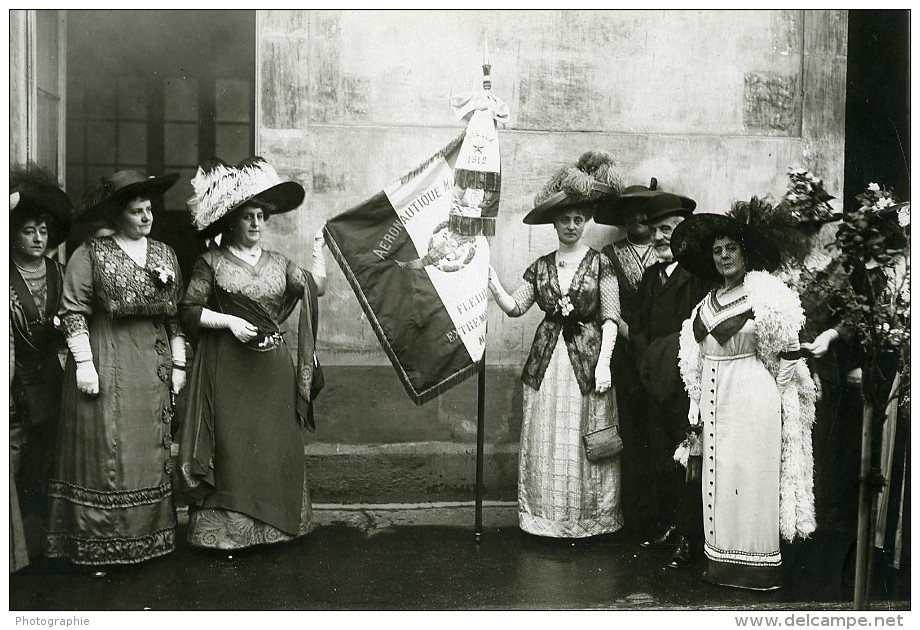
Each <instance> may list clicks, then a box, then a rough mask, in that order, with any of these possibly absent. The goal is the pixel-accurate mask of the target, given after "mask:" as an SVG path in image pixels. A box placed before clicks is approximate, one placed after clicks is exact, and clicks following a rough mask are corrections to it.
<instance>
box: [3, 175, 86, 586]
mask: <svg viewBox="0 0 920 630" xmlns="http://www.w3.org/2000/svg"><path fill="white" fill-rule="evenodd" d="M72 212H73V204H72V203H71V201H70V198H69V197H68V196H67V194H66V193H65V192H64V191H63V190H61V188H60V186H59V185H58V183H57V181H56V180H55V179H54V178H53V177H52V176H51V175H50V174H49V173H47V172H45V171H43V170H42V169H40V168H39V167H37V166H35V165H34V164H29V165H28V166H15V167H13V168H11V169H10V262H11V264H10V475H11V476H10V509H11V517H12V516H14V515H15V514H21V520H20V521H19V524H20V526H21V525H22V524H23V522H24V523H25V527H24V529H23V528H22V527H19V528H16V530H15V531H14V530H13V529H11V536H10V571H11V572H12V571H15V570H16V569H18V568H21V567H22V566H24V565H25V564H27V563H28V555H31V556H35V555H38V554H40V553H41V547H42V541H41V539H40V537H41V534H42V532H43V530H44V522H45V513H46V510H47V495H46V490H45V488H46V486H47V483H48V473H49V472H50V468H51V458H52V455H53V447H54V438H55V434H56V432H57V426H58V415H59V413H60V410H61V386H62V383H63V380H64V370H63V369H62V368H61V364H60V362H59V360H58V352H60V351H61V350H62V349H66V346H65V345H64V337H63V335H61V334H60V332H59V331H58V330H57V329H56V328H55V325H54V321H55V320H56V319H57V311H58V307H59V306H60V303H61V288H62V286H63V284H64V282H63V280H64V267H63V266H62V265H61V264H60V263H58V262H57V261H56V260H53V259H51V258H49V257H47V256H45V252H46V251H47V250H49V249H52V248H54V247H57V246H58V245H60V243H61V242H62V241H63V240H64V238H65V236H66V235H67V231H68V230H69V228H70V223H71V214H72ZM10 523H11V525H12V524H13V520H12V519H11V521H10ZM25 531H28V532H30V534H35V536H36V537H37V538H32V537H31V536H30V537H29V540H28V542H29V543H30V544H29V550H28V551H29V553H28V555H23V554H21V553H14V550H19V551H25V549H24V547H22V548H21V547H14V543H15V542H16V541H21V542H24V540H23V539H22V538H21V537H20V536H18V535H13V534H16V533H17V532H18V533H20V534H21V533H23V532H25Z"/></svg>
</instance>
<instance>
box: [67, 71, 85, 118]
mask: <svg viewBox="0 0 920 630" xmlns="http://www.w3.org/2000/svg"><path fill="white" fill-rule="evenodd" d="M83 98H84V83H83V77H76V76H71V77H70V79H69V80H68V81H67V120H68V124H69V123H70V119H71V118H82V117H83V115H84V108H85V107H86V105H85V103H84V102H83Z"/></svg>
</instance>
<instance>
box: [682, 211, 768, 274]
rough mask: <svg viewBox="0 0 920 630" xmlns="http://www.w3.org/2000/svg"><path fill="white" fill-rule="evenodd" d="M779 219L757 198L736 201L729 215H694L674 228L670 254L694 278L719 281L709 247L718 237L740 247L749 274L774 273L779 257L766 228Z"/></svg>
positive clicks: (710, 213)
mask: <svg viewBox="0 0 920 630" xmlns="http://www.w3.org/2000/svg"><path fill="white" fill-rule="evenodd" d="M779 216H780V215H777V214H776V210H775V209H774V207H773V206H772V205H771V204H770V203H769V202H768V201H766V200H763V199H759V198H757V197H752V198H751V200H750V201H736V202H735V203H734V204H732V209H731V210H730V211H729V212H728V214H716V213H712V212H704V213H701V214H694V215H692V216H690V217H688V218H687V219H685V220H683V221H681V223H680V224H678V225H677V227H675V228H674V232H673V233H672V234H671V251H672V252H673V254H674V259H675V260H676V261H678V262H679V263H680V264H681V265H682V266H683V267H684V268H686V269H687V270H688V271H690V272H691V273H693V274H694V275H695V276H697V277H700V278H704V279H707V280H711V281H715V282H721V280H722V276H721V275H720V274H719V272H718V271H717V270H716V265H715V262H714V261H713V259H712V246H713V243H714V242H715V240H716V239H717V238H720V237H729V238H732V239H734V240H735V241H737V242H738V244H739V245H740V246H741V250H742V252H743V253H744V259H745V262H746V263H747V268H748V270H749V271H752V270H759V271H771V272H772V271H776V269H778V268H779V265H780V261H781V258H782V256H781V252H780V248H779V245H778V244H777V243H776V242H774V241H773V240H771V238H770V235H769V232H768V231H767V230H766V229H765V226H766V225H769V223H770V221H771V220H774V219H776V218H778V217H779Z"/></svg>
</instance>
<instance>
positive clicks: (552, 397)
mask: <svg viewBox="0 0 920 630" xmlns="http://www.w3.org/2000/svg"><path fill="white" fill-rule="evenodd" d="M621 188H622V186H621V184H620V176H619V171H618V169H617V166H616V163H615V162H614V159H613V156H611V155H610V154H609V153H607V152H605V151H590V152H588V153H585V154H584V155H582V156H581V158H580V159H579V161H578V163H577V164H574V165H572V166H568V167H565V168H563V169H561V170H560V171H558V172H557V173H556V174H555V175H554V176H553V178H552V179H551V180H550V181H549V183H547V185H546V186H544V188H543V190H542V191H540V193H539V194H538V195H537V197H536V199H535V200H534V203H535V207H534V209H533V210H531V211H530V212H529V213H528V214H527V216H526V217H525V218H524V222H525V223H528V224H531V225H534V224H552V225H553V226H554V227H555V229H556V233H557V235H558V237H559V248H558V249H557V250H556V251H554V252H552V253H550V254H547V255H546V256H542V257H540V258H538V259H537V261H536V262H534V263H533V264H532V265H530V266H529V267H528V268H527V270H526V271H525V272H524V284H522V285H521V286H520V287H519V288H518V289H517V290H516V291H515V292H514V294H513V295H508V294H507V293H506V292H505V290H504V289H503V288H502V286H501V284H500V283H499V281H498V278H497V277H496V274H495V271H494V270H493V269H491V268H490V271H489V287H490V289H491V290H492V295H493V296H494V297H495V300H496V302H497V303H498V305H499V307H501V309H502V310H503V311H504V312H505V313H507V314H508V315H510V316H512V317H517V316H520V315H522V314H523V313H524V312H526V311H527V310H528V309H529V308H530V307H531V306H533V305H534V304H536V305H537V306H538V307H539V308H540V309H541V310H542V311H543V312H544V313H545V317H544V319H543V321H542V322H541V323H540V325H539V326H538V328H537V332H536V335H535V336H534V341H533V345H532V346H531V350H530V356H529V357H528V359H527V363H526V364H525V366H524V374H523V376H522V380H523V381H524V422H523V425H522V427H521V453H520V463H519V479H518V515H519V521H520V526H521V528H522V529H523V530H524V531H526V532H529V533H531V534H536V535H539V536H549V537H555V538H580V537H584V536H594V535H597V534H606V533H611V532H615V531H617V530H618V529H620V528H621V527H622V525H623V514H622V509H621V507H620V461H619V457H618V456H614V457H608V458H605V459H600V460H595V461H591V460H589V459H588V456H587V454H586V451H585V446H584V444H583V440H582V436H584V435H585V434H587V433H591V432H593V431H596V430H598V429H603V428H607V427H616V426H617V424H618V421H617V407H616V394H615V393H614V390H613V389H612V387H611V382H610V381H611V376H610V356H611V354H612V353H613V348H614V343H615V341H616V334H617V323H618V322H619V319H620V306H619V299H618V295H617V294H618V291H617V280H616V275H615V274H614V272H613V269H612V267H611V265H610V261H609V260H608V259H607V257H606V256H603V255H602V254H601V253H600V252H598V251H596V250H594V249H591V248H590V247H587V246H586V245H584V244H582V242H581V241H582V236H583V234H584V230H585V225H586V224H587V222H588V220H589V219H590V218H591V216H592V214H593V213H594V211H595V210H596V208H597V204H598V202H599V201H600V200H602V199H604V198H605V197H608V196H611V195H617V194H619V192H620V190H621Z"/></svg>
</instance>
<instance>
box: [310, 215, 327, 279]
mask: <svg viewBox="0 0 920 630" xmlns="http://www.w3.org/2000/svg"><path fill="white" fill-rule="evenodd" d="M325 246H326V237H325V236H324V235H323V228H322V227H321V228H320V229H319V231H318V232H317V233H316V236H314V237H313V264H312V265H311V267H310V273H312V274H313V277H314V278H325V277H326V256H325V255H324V254H323V248H324V247H325Z"/></svg>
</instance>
